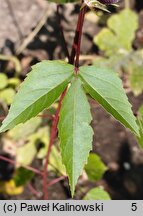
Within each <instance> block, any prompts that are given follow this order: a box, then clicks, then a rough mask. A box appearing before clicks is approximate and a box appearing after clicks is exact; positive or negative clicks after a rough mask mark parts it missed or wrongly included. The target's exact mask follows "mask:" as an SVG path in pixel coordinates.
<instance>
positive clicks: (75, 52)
mask: <svg viewBox="0 0 143 216" xmlns="http://www.w3.org/2000/svg"><path fill="white" fill-rule="evenodd" d="M86 10H87V7H86V6H85V7H83V8H82V9H81V10H80V13H79V16H78V21H77V27H76V31H75V37H74V41H73V45H72V51H71V55H70V57H69V54H68V49H67V48H66V49H67V57H68V60H69V61H68V62H69V63H70V64H75V71H76V73H78V66H79V54H80V44H81V35H82V27H83V22H84V16H85V13H86ZM60 25H61V24H60ZM61 30H62V29H61ZM61 32H63V31H61ZM62 35H63V40H64V43H65V47H67V45H66V41H65V38H64V34H63V33H62ZM75 58H76V59H75ZM66 91H67V89H65V90H64V92H63V93H62V95H61V97H60V100H59V105H58V108H57V111H56V114H55V117H54V119H53V124H52V129H51V136H50V142H49V146H48V151H47V155H46V161H45V164H44V171H43V194H44V200H47V199H48V186H49V185H50V183H49V184H47V169H48V164H49V157H50V153H51V149H52V145H53V143H54V139H55V137H56V134H57V124H58V120H59V113H60V109H61V106H62V101H63V99H64V97H65V95H66Z"/></svg>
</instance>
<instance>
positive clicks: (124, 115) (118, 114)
mask: <svg viewBox="0 0 143 216" xmlns="http://www.w3.org/2000/svg"><path fill="white" fill-rule="evenodd" d="M80 76H81V78H82V80H83V81H84V83H85V87H86V88H87V91H88V92H89V94H90V95H91V96H92V97H93V98H94V99H95V100H96V101H98V102H99V104H101V105H102V106H103V107H104V108H105V110H106V111H108V112H109V113H110V114H111V115H112V116H113V117H114V118H115V119H117V120H118V121H120V122H121V123H122V124H123V125H124V126H125V127H126V128H129V129H130V130H131V131H132V132H134V133H135V134H136V135H138V136H139V129H138V125H137V123H136V118H135V116H134V115H133V113H132V110H131V104H130V103H129V101H128V98H127V96H126V94H125V92H124V89H123V86H122V82H121V80H120V78H119V77H118V76H117V74H116V73H115V72H113V71H112V70H108V69H102V68H96V67H95V66H84V67H80Z"/></svg>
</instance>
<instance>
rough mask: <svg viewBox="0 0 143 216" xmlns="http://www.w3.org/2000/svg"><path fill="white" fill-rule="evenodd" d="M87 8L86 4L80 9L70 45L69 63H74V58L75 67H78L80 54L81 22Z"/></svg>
mask: <svg viewBox="0 0 143 216" xmlns="http://www.w3.org/2000/svg"><path fill="white" fill-rule="evenodd" d="M86 10H87V6H85V7H83V8H82V9H81V10H80V13H79V16H78V21H77V27H76V32H75V37H74V41H73V45H72V52H71V57H70V61H69V63H70V64H73V63H74V59H75V57H76V60H75V67H76V68H78V66H79V54H80V44H81V35H82V27H83V22H84V16H85V13H86Z"/></svg>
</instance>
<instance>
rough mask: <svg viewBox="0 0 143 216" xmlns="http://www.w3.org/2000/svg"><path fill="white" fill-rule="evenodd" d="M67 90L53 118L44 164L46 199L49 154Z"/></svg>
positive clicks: (45, 196)
mask: <svg viewBox="0 0 143 216" xmlns="http://www.w3.org/2000/svg"><path fill="white" fill-rule="evenodd" d="M66 90H67V89H65V90H64V92H63V93H62V95H61V97H60V100H59V105H58V108H57V111H56V114H55V117H54V119H53V124H52V129H51V136H50V142H49V147H48V151H47V156H46V161H45V165H44V172H43V193H44V200H47V199H48V187H47V169H48V163H49V156H50V153H51V148H52V145H53V143H54V139H55V137H56V134H57V124H58V120H59V113H60V109H61V106H62V101H63V99H64V96H65V94H66Z"/></svg>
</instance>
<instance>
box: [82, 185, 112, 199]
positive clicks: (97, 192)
mask: <svg viewBox="0 0 143 216" xmlns="http://www.w3.org/2000/svg"><path fill="white" fill-rule="evenodd" d="M83 199H84V200H111V198H110V196H109V194H108V193H107V192H106V191H105V190H103V189H102V188H100V187H97V188H93V189H91V190H90V191H88V193H87V194H86V195H85V197H84V198H83Z"/></svg>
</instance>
